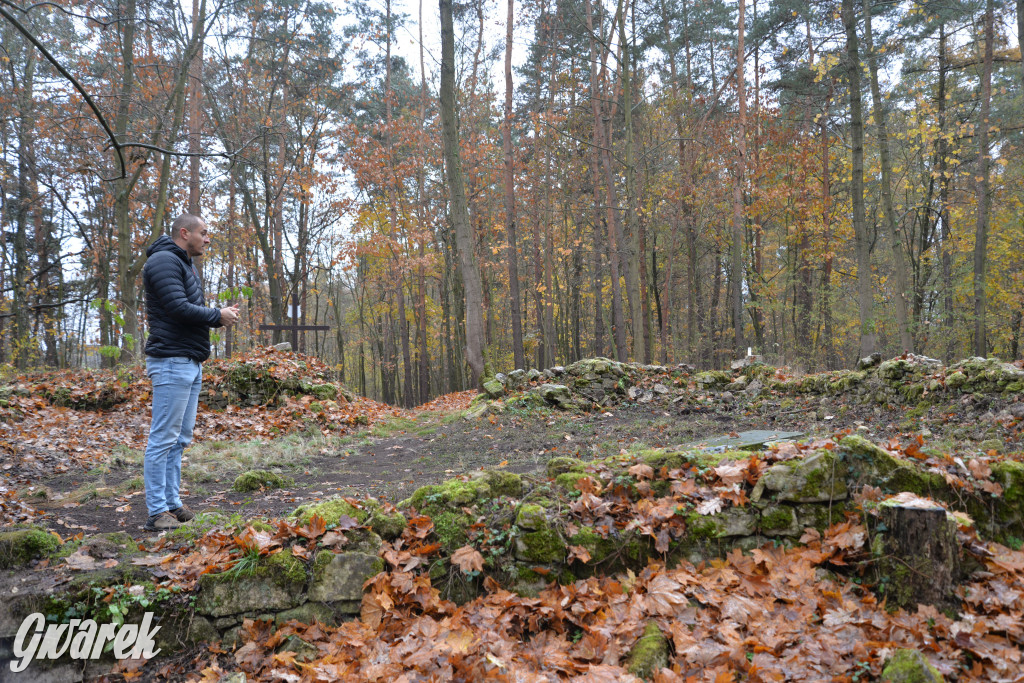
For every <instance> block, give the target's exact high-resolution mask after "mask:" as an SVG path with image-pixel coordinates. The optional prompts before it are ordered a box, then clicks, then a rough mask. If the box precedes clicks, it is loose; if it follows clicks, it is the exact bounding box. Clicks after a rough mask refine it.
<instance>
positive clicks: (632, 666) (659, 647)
mask: <svg viewBox="0 0 1024 683" xmlns="http://www.w3.org/2000/svg"><path fill="white" fill-rule="evenodd" d="M666 666H668V639H667V638H666V637H665V634H664V633H662V632H661V629H660V628H658V624H656V623H655V622H654V621H649V622H647V626H646V627H644V634H643V635H642V636H640V640H638V641H636V645H634V646H633V649H632V650H631V651H630V653H629V658H628V659H627V662H626V670H627V671H629V673H631V674H633V675H634V676H638V677H639V678H649V677H650V676H651V675H652V674H653V673H654V672H656V671H658V670H659V669H661V668H663V667H666Z"/></svg>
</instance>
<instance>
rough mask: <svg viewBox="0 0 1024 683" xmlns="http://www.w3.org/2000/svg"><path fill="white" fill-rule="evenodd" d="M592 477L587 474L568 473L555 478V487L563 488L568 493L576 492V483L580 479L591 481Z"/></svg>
mask: <svg viewBox="0 0 1024 683" xmlns="http://www.w3.org/2000/svg"><path fill="white" fill-rule="evenodd" d="M589 478H590V475H588V474H587V473H585V472H566V473H564V474H559V475H558V476H557V477H555V485H556V486H561V487H562V488H563V489H565V490H566V491H575V490H577V489H576V482H578V481H579V480H580V479H589Z"/></svg>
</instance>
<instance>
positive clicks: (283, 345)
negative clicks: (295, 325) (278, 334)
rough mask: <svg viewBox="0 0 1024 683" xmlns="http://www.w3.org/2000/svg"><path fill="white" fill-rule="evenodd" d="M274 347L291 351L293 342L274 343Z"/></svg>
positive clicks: (277, 349) (276, 349) (278, 349)
mask: <svg viewBox="0 0 1024 683" xmlns="http://www.w3.org/2000/svg"><path fill="white" fill-rule="evenodd" d="M273 349H274V350H275V351H291V350H292V343H291V342H281V343H280V344H274V346H273Z"/></svg>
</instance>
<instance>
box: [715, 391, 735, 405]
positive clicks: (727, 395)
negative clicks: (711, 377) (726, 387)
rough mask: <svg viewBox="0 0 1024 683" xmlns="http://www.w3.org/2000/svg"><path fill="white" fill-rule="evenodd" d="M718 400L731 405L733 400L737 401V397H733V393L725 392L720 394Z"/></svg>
mask: <svg viewBox="0 0 1024 683" xmlns="http://www.w3.org/2000/svg"><path fill="white" fill-rule="evenodd" d="M718 398H720V399H722V400H723V401H725V402H726V403H730V402H732V401H733V400H735V399H736V397H735V396H734V395H733V393H732V392H731V391H723V392H722V393H721V394H720V395H719V396H718Z"/></svg>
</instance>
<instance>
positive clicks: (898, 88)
mask: <svg viewBox="0 0 1024 683" xmlns="http://www.w3.org/2000/svg"><path fill="white" fill-rule="evenodd" d="M1022 6H1024V2H1022V0H1017V2H1016V5H1014V4H1013V3H1009V2H1001V1H1000V2H997V1H996V0H979V1H977V2H975V1H969V0H968V1H961V0H927V1H901V2H895V3H880V2H874V1H873V0H864V1H863V2H855V1H854V0H841V2H818V1H815V2H810V3H797V2H793V1H792V0H761V2H757V0H749V1H748V0H736V1H731V0H730V1H729V2H725V1H724V0H632V1H631V0H616V2H614V3H612V2H604V1H602V0H508V2H507V3H498V2H487V1H485V0H471V1H470V2H467V3H459V4H456V3H452V2H451V0H441V1H440V3H439V6H434V5H432V4H430V3H428V4H426V5H424V3H423V2H422V0H420V2H419V4H418V5H414V4H412V3H404V4H402V5H401V6H399V5H397V4H395V5H392V3H391V2H390V0H378V1H375V2H366V1H365V0H355V1H353V2H350V3H344V4H342V3H338V4H331V3H327V2H318V1H312V0H282V1H280V2H275V3H262V2H257V1H255V0H193V2H192V3H191V7H188V6H187V5H186V4H182V3H179V2H165V1H163V0H119V1H117V2H114V1H111V0H54V1H52V2H41V3H35V4H31V5H29V4H19V3H16V2H12V1H11V0H0V31H2V47H0V66H2V69H0V72H2V74H0V79H2V82H3V85H2V87H0V228H2V230H3V263H2V269H0V292H2V297H0V363H2V364H3V365H2V367H3V368H4V371H5V372H6V373H8V374H10V373H14V372H24V371H26V370H32V369H41V368H79V367H114V366H115V365H118V364H133V363H137V362H141V360H142V353H143V350H142V349H143V344H144V341H145V337H146V321H145V315H144V301H143V300H142V299H143V297H142V286H141V271H142V266H143V265H144V263H145V247H146V245H147V244H149V243H151V242H152V241H153V240H154V239H155V238H156V237H158V236H159V235H161V234H164V233H166V232H167V229H168V227H169V225H170V222H171V220H173V218H174V217H175V216H177V215H178V214H180V213H182V212H185V211H188V212H190V213H193V214H196V215H199V216H202V217H203V218H204V220H206V222H207V223H208V224H209V226H210V227H211V232H212V239H213V243H212V244H211V246H210V249H209V250H208V251H207V254H206V255H205V256H204V257H203V259H202V263H201V265H200V268H201V272H202V276H203V280H204V282H205V287H206V293H207V297H208V299H209V300H210V301H211V303H212V302H232V303H238V304H240V305H241V311H242V317H241V321H240V324H239V325H238V326H236V327H234V328H231V329H229V330H228V331H226V332H220V331H216V330H215V333H214V335H213V337H212V341H213V343H214V353H215V355H216V356H218V357H221V358H224V357H230V356H231V355H232V354H235V355H237V354H240V353H243V352H246V351H248V350H251V349H255V348H259V347H263V346H266V345H267V344H269V343H272V342H279V341H282V340H285V339H287V338H289V335H288V334H287V333H284V334H282V333H281V332H274V333H268V332H266V331H261V330H260V329H259V326H260V325H262V324H277V325H282V324H288V323H292V322H294V323H302V324H306V325H311V324H319V325H326V326H328V327H329V328H330V329H329V330H327V331H323V332H304V333H303V334H302V335H301V341H300V349H298V350H299V351H303V352H305V353H308V354H310V355H315V356H317V357H319V358H320V359H321V360H323V362H325V363H326V364H327V365H328V366H330V367H331V368H332V369H333V371H334V372H335V373H336V375H337V379H338V380H339V381H341V382H343V383H346V384H347V385H348V386H350V387H352V388H353V390H355V391H356V392H357V393H359V394H361V395H363V396H367V397H372V398H374V399H377V400H381V401H383V402H385V403H389V404H392V405H400V406H406V407H411V406H414V405H419V404H422V403H425V402H426V401H428V400H430V399H431V398H433V397H435V396H438V395H441V394H446V393H449V392H452V391H458V390H463V389H467V388H470V387H473V386H478V385H479V382H480V380H481V378H482V377H486V376H488V375H489V374H491V373H493V372H495V371H499V372H508V371H510V370H512V369H514V368H524V369H525V368H530V367H536V368H542V369H543V368H548V367H552V366H558V365H568V364H571V363H573V362H575V361H578V360H580V359H582V358H587V357H609V358H612V359H615V360H618V361H634V362H639V363H646V364H650V363H654V362H657V363H662V364H665V365H674V364H677V363H681V362H686V363H690V364H692V365H694V366H695V367H697V368H702V369H708V368H720V367H723V366H725V365H727V364H728V362H729V361H730V360H732V359H734V358H741V357H743V356H745V355H747V353H748V351H747V350H748V349H750V350H751V352H752V353H754V354H759V355H761V356H762V357H764V358H765V359H766V360H767V361H768V362H770V363H772V364H774V365H779V366H783V365H788V366H790V367H793V368H795V369H797V370H800V371H808V372H810V371H825V370H836V369H839V368H843V367H852V366H853V365H854V363H855V362H856V361H857V359H858V358H861V357H864V356H867V355H870V354H871V353H873V352H876V351H877V352H879V353H881V354H882V355H883V356H884V357H891V356H894V355H899V354H901V353H904V352H913V353H917V354H924V355H928V356H933V357H935V358H938V359H941V360H943V361H944V362H946V363H950V362H951V361H953V360H954V359H958V358H962V357H965V356H971V355H975V356H982V357H986V356H989V355H996V356H999V357H1001V358H1003V359H1005V360H1009V361H1012V360H1014V359H1017V358H1020V356H1021V348H1020V347H1021V333H1022V311H1024V210H1022V201H1024V164H1022V154H1024V148H1022V122H1024V115H1022V113H1024V102H1022V93H1024V88H1022V85H1024V64H1022V61H1021V51H1020V47H1019V46H1020V39H1021V36H1022V34H1024V12H1022ZM220 305H225V304H223V303H222V304H220ZM293 305H294V306H297V310H298V311H299V320H297V321H292V319H291V316H292V311H293Z"/></svg>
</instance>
